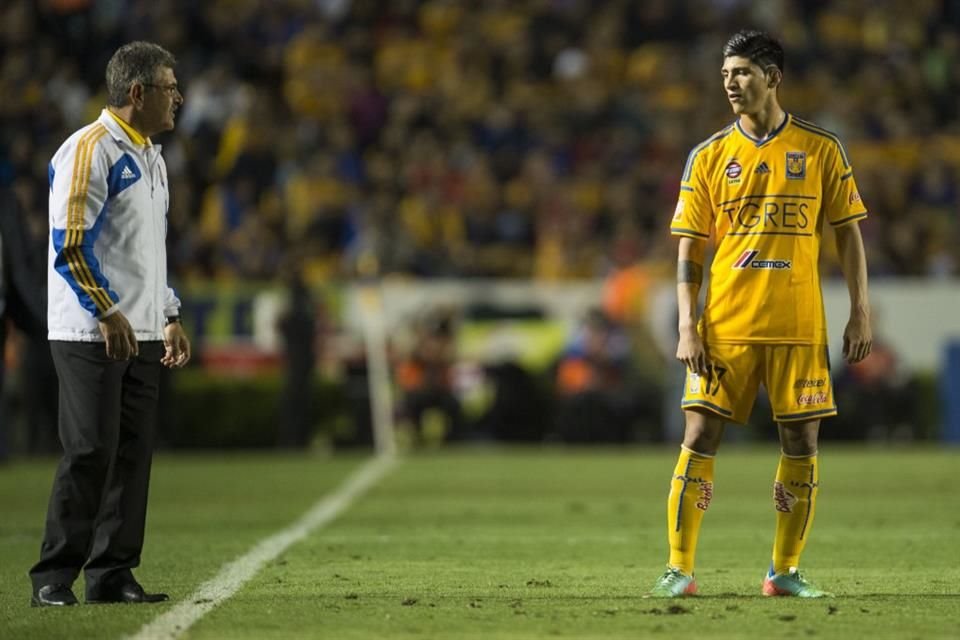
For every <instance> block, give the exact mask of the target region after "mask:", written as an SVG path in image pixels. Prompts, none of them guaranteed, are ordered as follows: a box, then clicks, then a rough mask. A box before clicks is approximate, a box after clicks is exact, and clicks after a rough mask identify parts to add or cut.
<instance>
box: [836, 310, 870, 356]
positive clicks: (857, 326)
mask: <svg viewBox="0 0 960 640" xmlns="http://www.w3.org/2000/svg"><path fill="white" fill-rule="evenodd" d="M872 347H873V331H872V330H871V329H870V316H869V315H868V314H866V313H853V314H851V315H850V321H849V322H847V328H846V329H844V331H843V359H844V360H846V361H847V364H854V363H855V362H860V361H861V360H863V359H864V358H866V357H867V356H868V355H870V349H871V348H872Z"/></svg>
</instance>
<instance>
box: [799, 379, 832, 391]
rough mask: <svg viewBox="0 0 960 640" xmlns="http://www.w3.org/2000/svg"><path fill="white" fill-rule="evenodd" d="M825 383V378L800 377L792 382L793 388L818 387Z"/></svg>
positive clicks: (823, 385)
mask: <svg viewBox="0 0 960 640" xmlns="http://www.w3.org/2000/svg"><path fill="white" fill-rule="evenodd" d="M826 385H827V379H826V378H800V379H799V380H797V381H796V382H795V383H793V388H794V389H819V388H820V387H825V386H826Z"/></svg>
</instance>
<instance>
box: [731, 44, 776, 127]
mask: <svg viewBox="0 0 960 640" xmlns="http://www.w3.org/2000/svg"><path fill="white" fill-rule="evenodd" d="M720 75H721V76H722V77H723V89H724V91H726V93H727V100H729V101H730V106H731V107H732V108H733V112H734V113H735V114H737V115H741V114H744V113H748V114H750V113H757V112H758V111H760V109H762V108H763V106H764V105H766V103H767V99H768V98H769V96H770V93H771V92H774V91H776V90H777V81H778V80H779V74H778V72H777V71H776V69H775V68H774V67H770V69H769V70H768V71H767V72H764V70H763V69H762V68H761V67H760V66H758V65H757V64H755V63H753V62H750V60H749V59H748V58H743V57H741V56H730V57H728V58H725V59H724V60H723V67H722V68H721V69H720Z"/></svg>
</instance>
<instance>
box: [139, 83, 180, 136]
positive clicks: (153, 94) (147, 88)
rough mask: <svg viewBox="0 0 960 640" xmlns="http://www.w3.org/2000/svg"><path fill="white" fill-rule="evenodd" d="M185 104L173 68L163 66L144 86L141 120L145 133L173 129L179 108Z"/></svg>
mask: <svg viewBox="0 0 960 640" xmlns="http://www.w3.org/2000/svg"><path fill="white" fill-rule="evenodd" d="M181 104H183V96H182V95H180V90H179V87H178V85H177V78H176V76H174V75H173V69H171V68H169V67H161V68H160V71H159V72H158V73H157V75H156V76H155V77H154V80H153V82H151V83H149V84H146V85H144V87H143V108H142V111H141V114H140V116H141V120H142V122H143V123H144V128H145V129H146V130H147V131H145V133H146V134H147V135H148V136H151V135H153V134H155V133H160V132H161V131H169V130H171V129H173V124H174V118H175V114H176V112H177V109H178V108H179V107H180V105H181Z"/></svg>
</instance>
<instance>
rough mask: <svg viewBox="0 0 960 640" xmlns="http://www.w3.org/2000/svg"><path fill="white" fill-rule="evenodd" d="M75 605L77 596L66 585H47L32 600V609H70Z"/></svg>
mask: <svg viewBox="0 0 960 640" xmlns="http://www.w3.org/2000/svg"><path fill="white" fill-rule="evenodd" d="M75 604H77V596H75V595H73V591H71V590H70V587H68V586H67V585H65V584H45V585H43V586H42V587H40V588H39V589H37V590H36V591H34V592H33V597H31V598H30V606H31V607H69V606H72V605H75Z"/></svg>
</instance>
